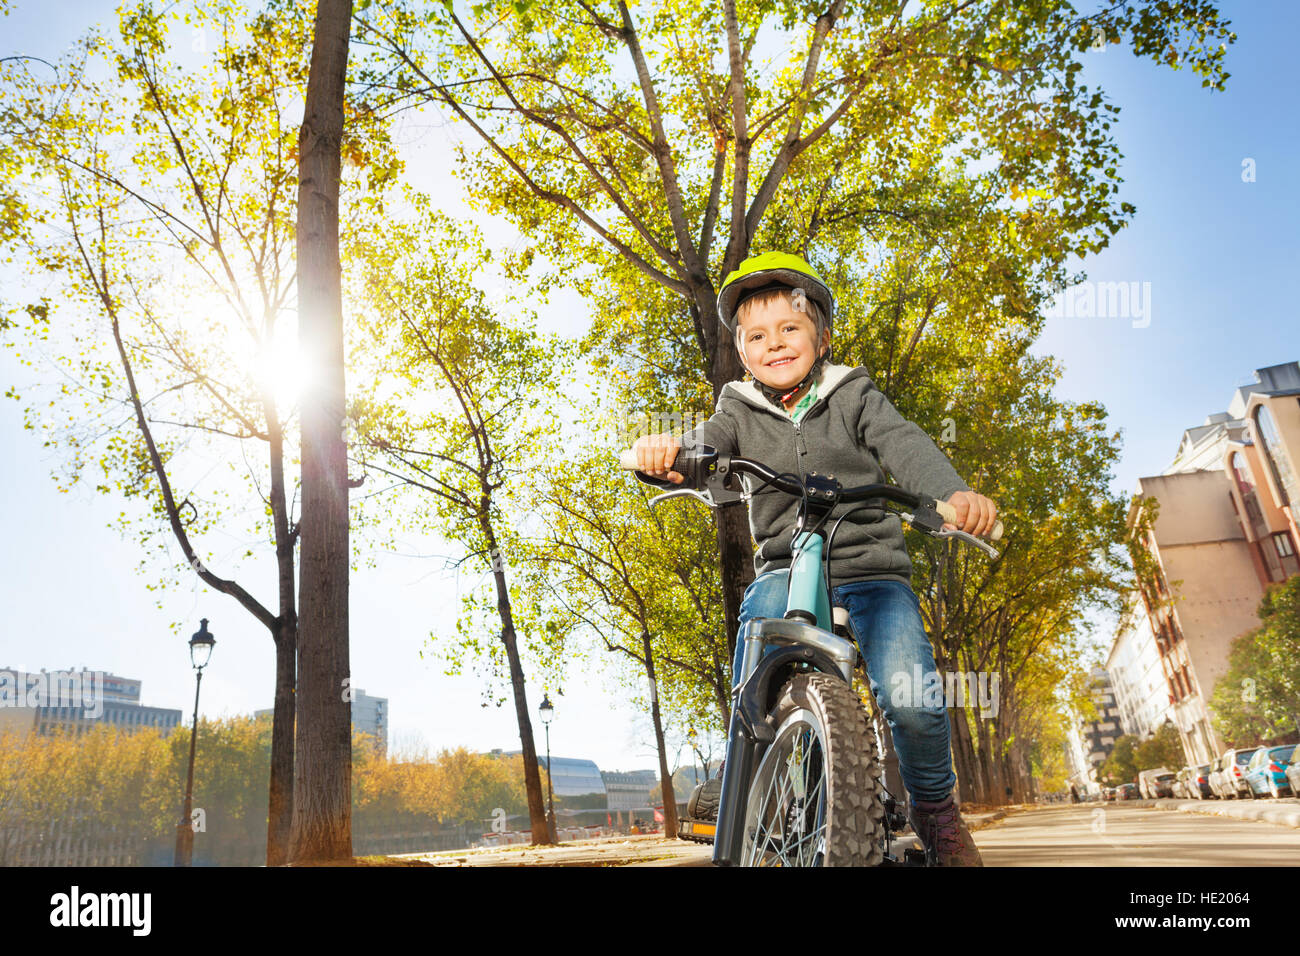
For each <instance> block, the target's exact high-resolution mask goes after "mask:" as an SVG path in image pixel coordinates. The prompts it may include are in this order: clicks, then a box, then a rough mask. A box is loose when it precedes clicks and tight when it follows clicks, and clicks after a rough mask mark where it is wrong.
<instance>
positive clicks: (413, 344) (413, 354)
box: [353, 196, 559, 843]
mask: <svg viewBox="0 0 1300 956" xmlns="http://www.w3.org/2000/svg"><path fill="white" fill-rule="evenodd" d="M413 206H414V209H415V213H416V216H415V219H414V221H412V222H409V223H396V222H392V221H387V222H385V223H384V224H383V225H382V228H381V227H380V226H379V225H378V224H376V228H375V229H374V230H372V231H371V232H370V234H369V236H368V237H366V238H365V240H364V241H362V240H361V238H360V237H358V242H357V244H356V246H355V248H354V249H353V254H354V255H355V257H356V259H355V261H357V262H358V263H361V264H362V265H363V266H364V288H363V289H362V290H361V291H359V292H358V301H361V300H362V298H364V299H365V301H367V302H368V304H369V306H368V309H367V310H366V313H365V315H364V316H363V317H362V319H361V321H362V322H363V324H364V331H365V334H366V335H367V336H369V338H370V340H371V341H372V342H373V343H374V345H375V348H376V352H375V355H376V357H377V360H376V364H375V366H374V367H375V368H376V369H382V370H383V371H384V372H386V373H387V375H388V378H387V379H386V380H385V381H382V382H381V383H380V384H378V385H377V386H375V387H370V388H366V389H363V394H362V395H361V396H360V397H359V398H358V399H357V400H356V401H355V402H354V403H353V419H354V421H355V423H356V429H357V440H356V442H355V445H354V458H355V460H356V461H357V463H358V464H359V465H361V466H362V467H363V468H365V469H366V470H367V471H368V472H370V473H374V474H379V475H384V476H388V477H390V478H394V479H396V480H397V481H398V482H399V483H400V484H401V485H402V486H404V487H405V489H406V490H408V491H410V492H413V493H416V494H418V495H419V496H420V497H421V498H422V499H423V501H422V502H421V504H420V506H419V508H418V509H417V511H418V513H419V514H421V515H425V516H427V518H428V521H429V522H430V523H431V524H433V525H435V526H436V527H438V528H439V530H441V531H442V532H443V533H444V534H445V535H446V536H447V537H448V538H449V539H451V540H454V541H458V542H460V543H462V544H463V545H464V546H465V548H466V550H467V551H468V554H467V555H466V556H465V558H464V559H462V562H458V564H459V563H463V562H469V561H472V562H473V563H472V564H471V567H473V566H477V567H480V568H483V569H484V570H486V571H490V573H491V575H492V582H493V594H492V596H491V597H490V598H488V599H486V600H483V599H480V598H479V596H477V595H476V594H475V593H473V592H471V593H470V594H468V595H466V599H467V605H466V611H467V614H466V615H465V616H464V617H462V619H461V620H460V621H459V622H458V624H457V627H458V630H459V632H460V635H461V638H460V642H459V651H465V652H469V653H470V654H482V655H483V656H486V657H487V658H488V660H489V662H490V664H491V665H492V666H500V668H501V669H503V670H505V671H506V672H507V673H508V674H509V681H510V687H511V695H512V697H513V701H514V705H515V716H516V720H517V722H518V726H519V740H520V744H521V746H522V748H523V755H524V773H525V780H526V781H527V791H528V808H529V814H530V819H531V823H532V832H533V842H534V843H547V842H549V841H550V838H549V831H548V828H547V825H546V815H545V809H544V806H543V799H542V794H543V791H542V787H541V777H540V775H539V772H538V765H537V750H536V745H535V743H534V740H533V730H532V717H531V714H530V712H529V707H528V697H527V692H526V688H525V678H524V668H523V659H522V655H521V639H522V642H523V643H525V644H529V645H531V644H534V643H535V642H536V641H540V640H542V639H543V638H544V635H532V636H531V637H530V636H529V634H528V633H527V632H523V633H522V634H521V632H520V629H519V628H518V627H517V621H516V602H517V601H518V596H517V595H515V594H512V592H511V589H510V586H509V581H508V578H507V565H508V563H509V562H508V560H507V554H508V549H507V552H506V553H505V554H503V552H502V549H501V546H500V545H501V539H502V537H503V535H505V534H506V533H507V529H508V528H509V525H510V523H511V521H512V520H513V518H512V517H511V516H509V515H507V514H506V512H505V511H504V510H503V508H502V502H501V499H502V497H503V494H504V493H505V491H506V486H507V485H508V484H509V483H511V482H515V481H519V480H520V478H521V477H522V476H523V475H524V473H525V469H526V466H527V465H529V464H532V463H538V465H537V466H538V467H542V466H548V465H549V466H553V465H554V459H553V457H552V458H551V459H550V460H547V458H546V457H545V456H544V453H545V452H548V451H550V449H551V446H550V445H549V444H548V443H547V434H546V430H545V428H544V427H543V425H542V424H541V423H540V422H539V421H534V416H533V413H534V410H535V409H536V408H537V407H538V404H539V401H540V398H539V396H540V395H541V394H542V393H544V392H545V391H546V390H547V389H549V388H551V387H552V385H553V382H554V371H553V370H554V368H555V367H556V364H557V362H558V361H559V353H558V351H557V350H556V349H555V347H554V344H553V343H552V342H550V341H549V340H547V339H546V338H545V337H543V336H540V335H538V334H537V333H536V332H535V331H534V330H533V329H532V328H531V326H530V325H529V324H527V323H526V322H524V321H506V320H504V319H501V318H499V317H498V316H497V315H496V314H495V312H494V310H493V309H492V307H491V306H490V305H489V304H488V302H487V300H486V297H485V295H484V293H483V291H482V290H481V289H480V288H478V287H477V286H476V284H475V283H476V281H478V280H480V279H481V277H482V276H483V274H484V272H485V270H487V269H488V268H489V264H490V263H491V261H492V254H491V251H490V250H488V249H486V248H485V247H484V246H483V244H482V242H481V241H480V240H478V239H477V238H476V237H475V236H473V235H472V234H470V233H469V231H467V230H465V229H462V228H460V227H459V226H458V225H457V224H456V223H455V222H453V221H452V220H451V219H450V218H449V217H447V216H445V215H443V214H441V213H439V212H438V211H437V210H435V209H434V208H433V207H432V205H431V203H430V201H429V200H428V198H427V197H418V196H417V197H414V199H413ZM504 267H505V271H506V273H507V275H517V273H516V272H515V271H514V268H515V267H512V265H511V263H510V262H508V261H507V262H506V263H504ZM379 378H380V377H379V375H378V374H376V375H374V376H370V380H371V381H373V382H379ZM430 504H432V510H430V508H429V505H430ZM417 520H419V519H418V518H417ZM476 615H477V620H476V619H475V616H476ZM487 620H494V621H495V627H494V628H493V629H495V630H496V632H497V635H498V638H497V640H495V641H493V642H491V643H490V644H489V646H488V647H486V648H485V647H483V646H481V645H480V644H479V640H478V635H479V634H480V633H481V628H488V627H491V625H488V624H487V623H486V622H487ZM459 651H453V656H454V655H455V654H456V653H459ZM502 658H504V660H503V659H502Z"/></svg>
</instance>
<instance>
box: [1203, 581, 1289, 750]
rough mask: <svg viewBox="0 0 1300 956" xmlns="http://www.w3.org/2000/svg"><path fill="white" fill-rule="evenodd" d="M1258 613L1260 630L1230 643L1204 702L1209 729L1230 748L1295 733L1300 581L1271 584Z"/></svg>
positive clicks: (1286, 736)
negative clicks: (1224, 666) (1208, 711)
mask: <svg viewBox="0 0 1300 956" xmlns="http://www.w3.org/2000/svg"><path fill="white" fill-rule="evenodd" d="M1258 613H1259V619H1260V626H1259V627H1257V628H1255V629H1253V630H1251V631H1247V632H1246V633H1245V634H1242V635H1240V636H1238V637H1236V638H1235V639H1234V640H1233V641H1232V644H1231V645H1230V647H1229V650H1228V671H1227V673H1226V674H1224V675H1223V676H1222V677H1220V678H1219V680H1218V682H1217V683H1216V684H1215V686H1214V692H1213V695H1212V696H1211V698H1210V709H1211V712H1212V713H1213V718H1214V725H1215V730H1216V731H1217V732H1218V733H1219V735H1220V736H1221V737H1222V738H1223V739H1224V740H1225V741H1226V742H1227V743H1228V746H1230V747H1253V746H1256V745H1258V744H1260V743H1261V742H1270V741H1274V740H1279V739H1280V738H1292V737H1294V736H1295V734H1297V733H1300V577H1294V576H1293V577H1291V578H1290V579H1288V580H1287V581H1285V582H1283V583H1281V584H1274V585H1271V586H1270V587H1269V588H1268V590H1267V591H1265V592H1264V597H1263V598H1262V599H1261V600H1260V604H1259V612H1258Z"/></svg>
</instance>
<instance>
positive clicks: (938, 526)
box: [899, 508, 999, 561]
mask: <svg viewBox="0 0 1300 956" xmlns="http://www.w3.org/2000/svg"><path fill="white" fill-rule="evenodd" d="M899 517H900V518H902V519H903V520H904V521H906V522H907V523H908V524H910V525H911V526H912V527H914V528H917V529H919V530H921V531H923V532H925V533H926V534H928V535H931V536H933V537H935V538H957V539H958V540H960V541H965V542H966V543H967V544H973V545H975V547H977V548H979V549H980V550H981V551H983V552H984V553H985V554H987V555H988V556H989V557H990V558H993V559H994V560H995V561H996V560H997V558H998V557H999V555H998V553H997V551H996V550H994V548H993V546H992V545H991V544H989V543H988V542H987V541H984V540H982V539H980V538H977V537H975V535H973V534H971V533H970V532H968V531H958V530H955V529H954V530H952V531H948V530H945V529H944V527H943V525H944V520H943V518H942V517H941V516H940V515H939V513H938V512H937V511H934V510H932V509H930V508H917V509H916V514H908V513H907V512H900V513H899Z"/></svg>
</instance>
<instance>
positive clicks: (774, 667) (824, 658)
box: [736, 644, 844, 744]
mask: <svg viewBox="0 0 1300 956" xmlns="http://www.w3.org/2000/svg"><path fill="white" fill-rule="evenodd" d="M790 664H811V665H812V666H813V669H814V670H818V671H821V672H822V673H825V674H833V675H834V676H835V677H838V678H839V679H840V680H843V679H844V677H843V675H842V674H840V670H839V668H838V667H837V666H836V665H835V662H834V661H833V660H831V658H830V656H829V655H827V654H826V653H824V652H822V651H819V650H817V649H816V648H814V647H807V646H805V645H802V644H791V645H789V646H787V647H782V648H778V649H777V650H775V651H773V652H772V653H771V654H766V655H764V656H763V658H762V659H761V660H760V661H759V662H758V666H757V667H755V668H754V673H752V674H750V675H749V680H747V681H745V685H744V686H743V687H742V688H741V689H740V696H739V699H738V700H737V701H736V715H737V717H739V719H740V731H741V733H743V734H744V735H745V736H746V737H747V738H749V740H751V741H753V742H754V743H759V744H770V743H771V742H772V740H773V739H774V738H775V737H776V728H774V727H773V726H772V725H771V724H770V723H769V722H768V719H767V712H768V710H769V709H771V702H772V696H773V695H772V691H773V687H772V681H773V680H774V679H775V678H776V677H777V676H778V675H782V674H783V673H784V671H785V668H786V667H788V666H789V665H790ZM784 683H785V681H784V680H782V681H781V684H784ZM777 686H778V687H779V686H780V685H779V684H778V685H777Z"/></svg>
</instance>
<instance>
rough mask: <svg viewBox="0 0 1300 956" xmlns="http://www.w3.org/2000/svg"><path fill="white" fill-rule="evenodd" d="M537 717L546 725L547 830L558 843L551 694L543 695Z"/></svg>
mask: <svg viewBox="0 0 1300 956" xmlns="http://www.w3.org/2000/svg"><path fill="white" fill-rule="evenodd" d="M537 716H539V717H541V718H542V723H543V724H545V725H546V806H547V811H546V830H547V835H548V836H549V837H550V840H551V842H552V843H558V842H560V841H559V840H557V839H556V836H555V788H554V786H553V785H552V784H551V718H552V717H554V716H555V708H554V707H552V706H551V697H550V695H549V694H544V695H542V703H541V705H540V706H539V707H538V708H537Z"/></svg>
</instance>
